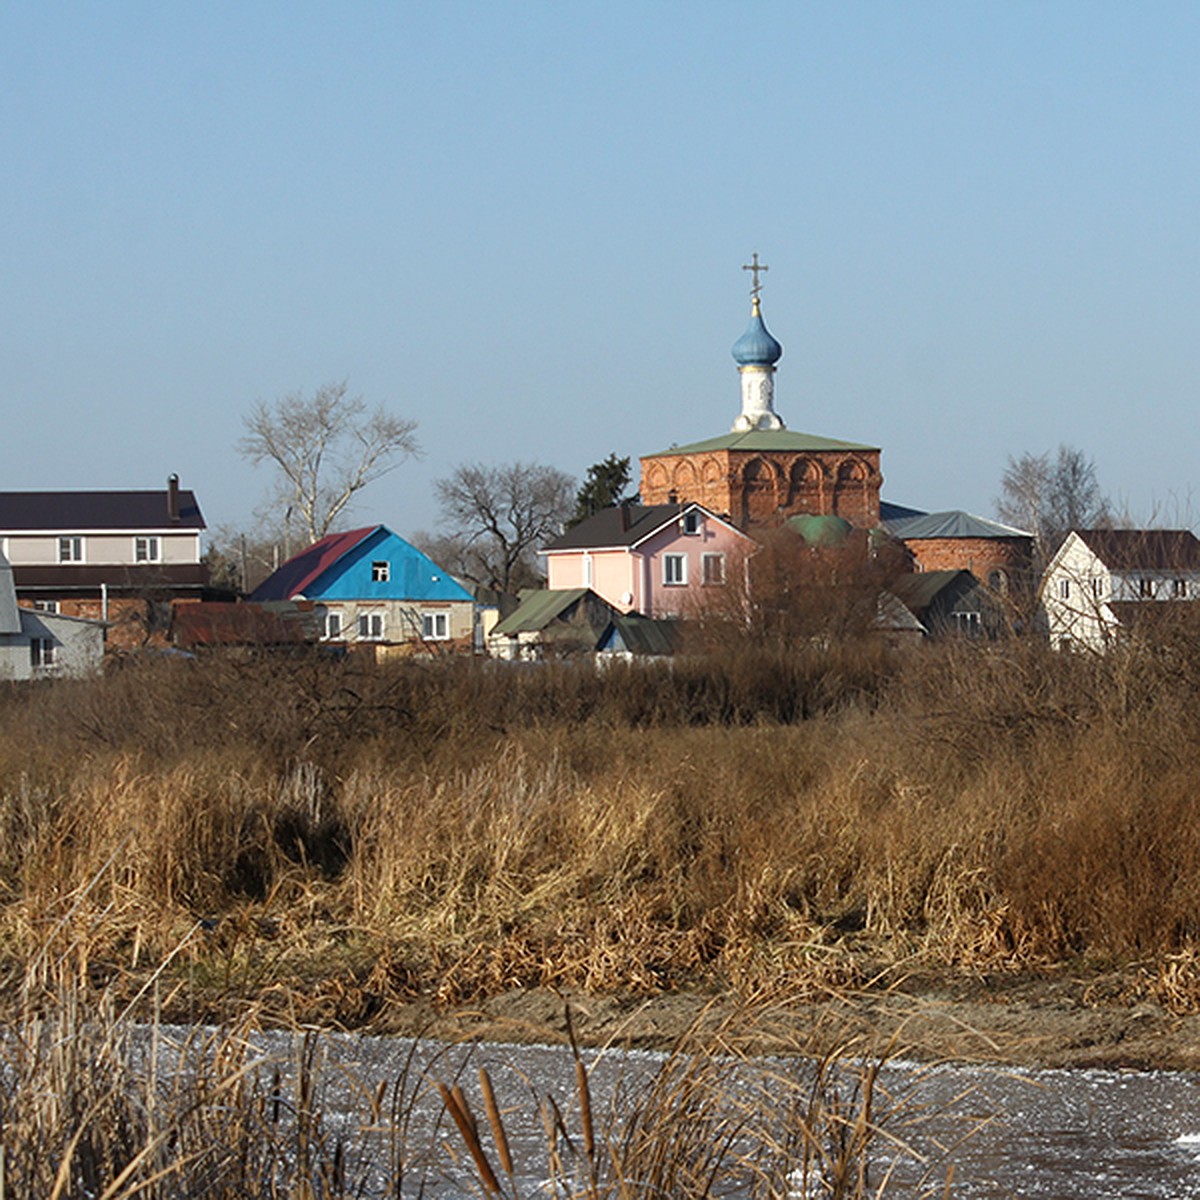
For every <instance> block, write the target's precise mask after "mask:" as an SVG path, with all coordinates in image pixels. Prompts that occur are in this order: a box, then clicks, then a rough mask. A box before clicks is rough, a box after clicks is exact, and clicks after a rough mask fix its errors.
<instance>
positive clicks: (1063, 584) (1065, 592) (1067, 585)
mask: <svg viewBox="0 0 1200 1200" xmlns="http://www.w3.org/2000/svg"><path fill="white" fill-rule="evenodd" d="M1058 598H1059V599H1060V600H1070V598H1071V581H1070V580H1069V579H1060V580H1059V581H1058Z"/></svg>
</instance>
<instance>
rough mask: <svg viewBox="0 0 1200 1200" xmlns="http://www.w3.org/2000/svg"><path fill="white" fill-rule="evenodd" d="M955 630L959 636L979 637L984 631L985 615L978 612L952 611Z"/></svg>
mask: <svg viewBox="0 0 1200 1200" xmlns="http://www.w3.org/2000/svg"><path fill="white" fill-rule="evenodd" d="M950 616H951V618H952V619H953V621H954V631H955V633H957V634H958V636H959V637H965V638H977V637H979V636H981V635H982V633H983V616H982V614H981V613H978V612H952V613H951V614H950Z"/></svg>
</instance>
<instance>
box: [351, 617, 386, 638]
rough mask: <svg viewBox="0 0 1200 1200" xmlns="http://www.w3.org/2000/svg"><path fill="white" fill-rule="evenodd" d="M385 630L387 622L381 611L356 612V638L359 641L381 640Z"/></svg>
mask: <svg viewBox="0 0 1200 1200" xmlns="http://www.w3.org/2000/svg"><path fill="white" fill-rule="evenodd" d="M386 631H387V623H386V622H385V620H384V614H383V613H381V612H360V613H359V614H358V640H359V641H360V642H382V641H383V640H384V634H385V632H386Z"/></svg>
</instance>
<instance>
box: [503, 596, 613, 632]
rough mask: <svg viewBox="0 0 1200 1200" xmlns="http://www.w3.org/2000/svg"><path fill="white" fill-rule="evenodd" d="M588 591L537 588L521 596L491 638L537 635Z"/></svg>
mask: <svg viewBox="0 0 1200 1200" xmlns="http://www.w3.org/2000/svg"><path fill="white" fill-rule="evenodd" d="M590 590H591V589H589V588H565V589H563V588H560V589H553V590H552V589H550V588H538V589H536V590H530V591H526V592H522V593H521V603H520V604H518V605H517V608H516V611H515V612H513V613H512V614H511V615H510V616H507V617H505V618H504V620H503V621H501V622H500V623H499V624H498V625H497V626H496V627H495V628H494V629H493V630H492V636H496V635H502V636H506V637H515V636H516V635H517V634H518V633H537V632H539V631H540V630H542V629H545V628H546V626H547V625H549V624H550V622H551V621H555V620H557V619H558V618H559V617H561V616H562V614H563V613H564V612H566V610H567V609H569V608H570V607H571V606H572V605H573V604H576V603H578V602H579V601H580V600H582V599H583V597H584V596H586V595H588V593H589V591H590Z"/></svg>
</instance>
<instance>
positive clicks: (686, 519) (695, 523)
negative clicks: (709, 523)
mask: <svg viewBox="0 0 1200 1200" xmlns="http://www.w3.org/2000/svg"><path fill="white" fill-rule="evenodd" d="M683 532H684V533H686V534H697V533H699V532H700V514H699V513H698V512H697V511H696V510H695V509H694V508H693V509H691V510H690V511H688V512H685V513H684V514H683Z"/></svg>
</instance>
